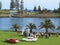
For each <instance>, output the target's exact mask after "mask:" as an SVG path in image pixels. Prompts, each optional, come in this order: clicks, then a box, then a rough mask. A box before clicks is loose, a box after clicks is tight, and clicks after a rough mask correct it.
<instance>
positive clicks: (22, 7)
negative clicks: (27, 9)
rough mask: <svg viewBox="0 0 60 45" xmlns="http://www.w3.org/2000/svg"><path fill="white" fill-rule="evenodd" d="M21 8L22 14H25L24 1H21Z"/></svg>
mask: <svg viewBox="0 0 60 45" xmlns="http://www.w3.org/2000/svg"><path fill="white" fill-rule="evenodd" d="M20 8H21V13H23V9H24V6H23V0H21V5H20Z"/></svg>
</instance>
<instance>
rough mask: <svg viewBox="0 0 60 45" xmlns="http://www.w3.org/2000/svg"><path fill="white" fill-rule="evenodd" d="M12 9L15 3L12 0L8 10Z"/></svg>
mask: <svg viewBox="0 0 60 45" xmlns="http://www.w3.org/2000/svg"><path fill="white" fill-rule="evenodd" d="M13 8H15V2H14V0H11V3H10V10H13Z"/></svg>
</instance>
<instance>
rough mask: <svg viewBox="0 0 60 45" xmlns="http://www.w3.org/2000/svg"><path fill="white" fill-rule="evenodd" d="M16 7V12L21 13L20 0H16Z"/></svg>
mask: <svg viewBox="0 0 60 45" xmlns="http://www.w3.org/2000/svg"><path fill="white" fill-rule="evenodd" d="M15 7H16V10H17V11H19V0H16V2H15Z"/></svg>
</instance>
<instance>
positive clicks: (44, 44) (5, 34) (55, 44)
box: [0, 31, 60, 45]
mask: <svg viewBox="0 0 60 45" xmlns="http://www.w3.org/2000/svg"><path fill="white" fill-rule="evenodd" d="M22 37H23V36H18V35H17V33H16V32H10V31H0V45H60V36H59V37H56V36H51V37H50V38H49V39H46V38H38V40H37V41H36V42H22V41H20V42H19V43H17V44H10V43H6V42H4V41H5V40H6V39H8V38H17V39H19V40H21V39H22Z"/></svg>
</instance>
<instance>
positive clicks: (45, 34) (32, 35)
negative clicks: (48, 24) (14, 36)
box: [23, 31, 50, 38]
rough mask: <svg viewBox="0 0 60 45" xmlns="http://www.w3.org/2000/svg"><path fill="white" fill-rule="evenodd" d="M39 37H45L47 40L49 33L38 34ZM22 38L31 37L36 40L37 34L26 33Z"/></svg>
mask: <svg viewBox="0 0 60 45" xmlns="http://www.w3.org/2000/svg"><path fill="white" fill-rule="evenodd" d="M39 34H40V35H39V37H46V38H49V37H50V33H44V32H40V33H39ZM23 35H24V37H33V38H36V37H37V33H36V32H32V33H29V34H28V33H27V32H26V31H25V32H24V33H23Z"/></svg>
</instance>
